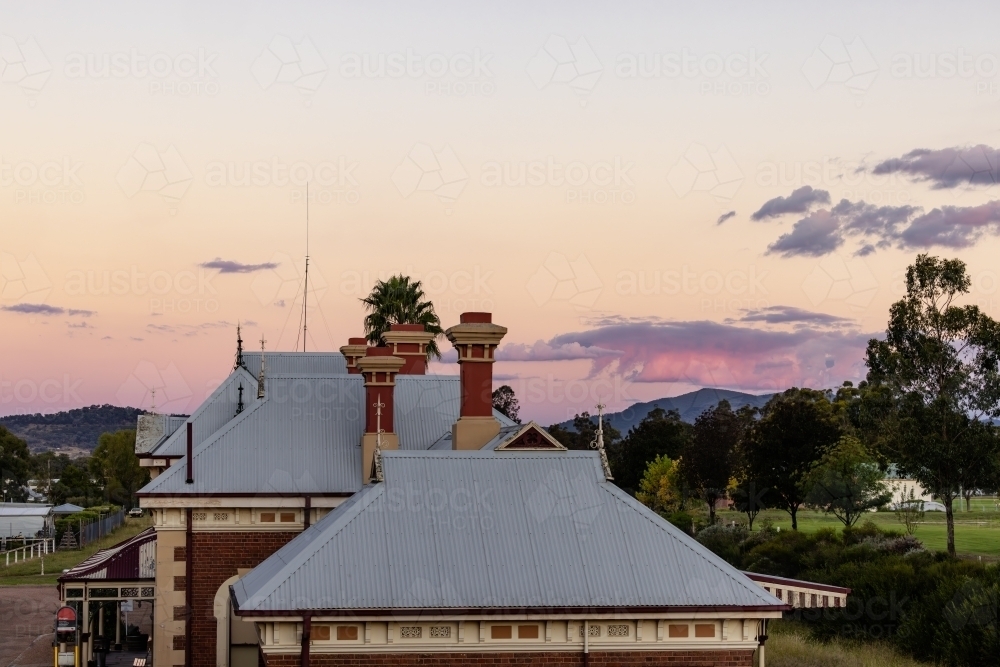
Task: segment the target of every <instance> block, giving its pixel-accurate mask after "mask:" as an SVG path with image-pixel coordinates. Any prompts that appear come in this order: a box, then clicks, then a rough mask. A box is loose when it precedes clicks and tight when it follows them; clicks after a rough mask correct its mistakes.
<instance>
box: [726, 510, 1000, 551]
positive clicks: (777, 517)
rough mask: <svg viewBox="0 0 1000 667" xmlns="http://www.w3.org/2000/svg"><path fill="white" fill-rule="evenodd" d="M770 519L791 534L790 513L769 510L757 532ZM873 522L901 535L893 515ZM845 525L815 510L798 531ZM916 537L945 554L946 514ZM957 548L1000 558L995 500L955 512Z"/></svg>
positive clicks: (730, 515)
mask: <svg viewBox="0 0 1000 667" xmlns="http://www.w3.org/2000/svg"><path fill="white" fill-rule="evenodd" d="M718 517H719V520H721V521H725V522H726V523H729V522H730V521H737V522H739V521H745V520H746V516H745V515H743V514H740V513H739V512H732V511H721V512H719V513H718ZM765 517H767V518H770V519H771V521H772V522H773V523H774V525H775V527H780V528H781V530H791V528H792V519H791V517H790V516H788V513H787V512H782V511H780V510H767V511H766V512H761V513H760V515H759V516H758V517H757V519H756V521H755V522H754V527H755V528H756V527H757V526H758V525H759V523H758V522H760V521H761V520H762V519H763V518H765ZM868 520H871V521H874V522H875V523H876V524H878V526H879V527H880V528H885V529H890V530H897V531H900V532H902V531H903V530H904V529H903V526H902V524H900V523H899V521H897V520H896V515H895V514H894V513H893V512H872V513H870V514H869V515H868V516H865V517H863V518H862V519H861V521H868ZM842 527H843V524H841V523H840V521H838V520H837V518H836V517H835V516H833V515H832V514H824V513H823V512H817V511H814V510H807V509H801V510H799V530H802V531H807V532H812V531H815V530H818V529H820V528H835V529H838V530H839V529H840V528H842ZM914 536H915V537H916V538H917V539H918V540H920V541H921V542H923V543H924V546H925V547H926V548H927V549H929V550H931V551H944V550H945V548H946V545H947V543H946V527H945V520H944V512H927V513H925V514H924V520H923V523H921V524H920V525H919V526H918V527H917V531H916V533H914ZM955 548H956V549H957V551H958V553H959V555H966V556H983V557H984V558H989V559H990V560H995V559H998V558H1000V511H998V510H997V499H996V498H975V499H973V501H972V508H971V510H970V511H969V512H966V511H965V502H964V501H963V502H962V504H961V509H960V510H959V508H958V503H957V502H956V512H955Z"/></svg>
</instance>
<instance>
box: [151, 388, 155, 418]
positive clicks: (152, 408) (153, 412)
mask: <svg viewBox="0 0 1000 667" xmlns="http://www.w3.org/2000/svg"><path fill="white" fill-rule="evenodd" d="M152 400H153V404H152V405H150V406H149V413H150V414H152V415H155V414H156V387H153V399H152Z"/></svg>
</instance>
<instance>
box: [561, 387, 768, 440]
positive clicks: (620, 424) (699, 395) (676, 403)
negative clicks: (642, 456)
mask: <svg viewBox="0 0 1000 667" xmlns="http://www.w3.org/2000/svg"><path fill="white" fill-rule="evenodd" d="M772 396H774V394H763V395H761V396H755V395H754V394H744V393H743V392H740V391H729V390H728V389H712V388H707V389H699V390H698V391H692V392H690V393H688V394H681V395H680V396H672V397H666V398H658V399H656V400H655V401H649V402H648V403H636V404H635V405H632V406H631V407H629V408H627V409H626V410H622V411H621V412H611V413H608V414H606V415H604V420H605V421H606V422H607V423H609V424H611V425H612V426H614V427H615V428H616V429H618V430H619V431H621V433H622V435H623V436H624V435H625V434H626V433H628V430H629V429H630V428H632V427H633V426H637V425H638V424H639V422H641V421H642V419H643V417H645V416H646V415H648V414H649V411H650V410H652V409H653V408H655V407H661V408H663V409H664V410H677V412H679V413H680V415H681V419H682V420H683V421H686V422H687V423H689V424H693V423H694V420H695V419H697V418H698V415H700V414H701V413H702V412H704V411H705V410H708V409H709V408H714V407H715V406H716V405H718V404H719V402H720V401H722V400H727V401H729V405H730V406H732V408H733V410H738V409H739V408H742V407H743V406H744V405H751V406H753V407H755V408H762V407H764V404H765V403H767V401H768V400H769V399H770V398H771V397H772ZM559 426H562V427H563V428H569V429H571V430H572V428H573V420H572V419H569V420H567V421H564V422H562V423H561V424H559Z"/></svg>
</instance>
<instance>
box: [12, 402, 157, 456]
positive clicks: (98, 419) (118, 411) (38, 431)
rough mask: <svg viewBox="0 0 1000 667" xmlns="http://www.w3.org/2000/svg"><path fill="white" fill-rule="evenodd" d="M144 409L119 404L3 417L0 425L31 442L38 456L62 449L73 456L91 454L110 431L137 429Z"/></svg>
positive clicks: (31, 446) (31, 448) (30, 444)
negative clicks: (124, 406) (136, 426)
mask: <svg viewBox="0 0 1000 667" xmlns="http://www.w3.org/2000/svg"><path fill="white" fill-rule="evenodd" d="M142 413H143V410H140V409H139V408H120V407H118V406H115V405H91V406H90V407H88V408H77V409H76V410H67V411H64V412H54V413H52V414H47V415H43V414H38V413H36V414H33V415H10V416H9V417H0V425H3V426H6V427H7V428H8V430H10V432H11V433H13V434H14V435H16V436H17V437H19V438H21V439H22V440H24V441H25V442H27V443H28V449H30V450H31V451H32V452H34V453H38V452H44V451H47V450H61V451H63V452H65V453H67V454H69V455H70V456H71V457H72V456H77V455H80V454H89V453H90V452H92V451H93V450H94V448H95V447H97V439H98V438H99V437H100V435H101V434H102V433H105V432H107V431H119V430H122V429H134V428H135V425H136V421H137V418H138V416H139V415H141V414H142Z"/></svg>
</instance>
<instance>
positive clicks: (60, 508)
mask: <svg viewBox="0 0 1000 667" xmlns="http://www.w3.org/2000/svg"><path fill="white" fill-rule="evenodd" d="M82 511H83V508H82V507H80V506H79V505H73V504H71V503H63V504H62V505H57V506H56V507H53V508H52V513H53V514H76V513H77V512H82Z"/></svg>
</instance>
